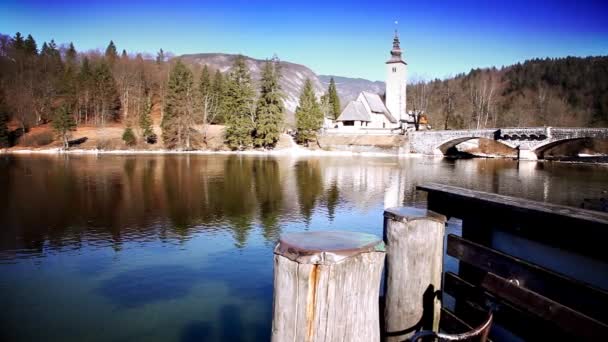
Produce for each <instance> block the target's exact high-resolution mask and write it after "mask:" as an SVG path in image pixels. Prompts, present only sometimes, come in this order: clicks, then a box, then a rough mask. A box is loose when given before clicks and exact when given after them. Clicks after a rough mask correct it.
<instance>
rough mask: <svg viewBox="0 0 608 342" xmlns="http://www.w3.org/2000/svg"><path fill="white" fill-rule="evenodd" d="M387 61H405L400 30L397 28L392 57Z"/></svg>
mask: <svg viewBox="0 0 608 342" xmlns="http://www.w3.org/2000/svg"><path fill="white" fill-rule="evenodd" d="M386 63H405V62H404V61H403V60H402V59H401V46H400V42H399V32H398V31H397V29H395V37H394V38H393V49H392V50H391V58H390V59H389V60H388V61H387V62H386Z"/></svg>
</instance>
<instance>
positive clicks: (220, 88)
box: [212, 70, 226, 123]
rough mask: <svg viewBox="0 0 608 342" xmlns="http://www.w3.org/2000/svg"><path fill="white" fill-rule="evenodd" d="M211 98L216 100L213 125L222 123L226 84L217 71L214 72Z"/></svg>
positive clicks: (224, 115)
mask: <svg viewBox="0 0 608 342" xmlns="http://www.w3.org/2000/svg"><path fill="white" fill-rule="evenodd" d="M212 83H213V87H212V91H213V96H214V97H215V99H216V104H215V106H216V108H217V114H216V115H215V120H214V122H215V123H224V122H225V118H226V101H225V98H226V82H225V81H224V76H223V75H222V73H221V72H220V71H219V70H216V71H215V75H214V76H213V82H212Z"/></svg>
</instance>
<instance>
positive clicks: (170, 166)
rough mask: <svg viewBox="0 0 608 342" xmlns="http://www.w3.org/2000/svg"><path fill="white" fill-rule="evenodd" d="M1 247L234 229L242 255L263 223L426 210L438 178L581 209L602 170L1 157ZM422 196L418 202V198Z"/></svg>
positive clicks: (270, 229)
mask: <svg viewBox="0 0 608 342" xmlns="http://www.w3.org/2000/svg"><path fill="white" fill-rule="evenodd" d="M1 165H2V166H1V167H0V187H1V189H2V193H3V194H4V195H3V196H0V212H1V213H2V218H1V219H0V221H1V222H0V223H1V224H2V226H3V227H4V228H3V229H2V231H1V232H0V234H1V235H0V250H2V253H3V255H7V256H8V258H10V257H11V255H13V254H14V253H23V254H34V255H40V254H43V253H45V252H46V251H48V252H52V251H60V250H63V249H66V248H69V249H72V248H76V249H78V248H80V247H82V245H83V244H87V245H94V246H95V245H97V246H101V247H104V246H111V247H112V248H113V249H114V250H117V251H118V250H120V249H121V246H122V244H123V243H124V242H125V241H149V240H154V239H157V238H158V239H160V240H161V241H165V242H171V243H180V242H182V243H183V242H184V241H187V240H188V239H189V238H191V237H192V236H193V235H194V234H197V233H200V232H203V231H204V232H207V233H210V234H213V233H216V232H218V231H229V232H230V233H231V235H232V236H233V239H234V244H235V245H236V246H237V247H243V246H245V245H246V244H247V241H248V240H249V239H250V235H251V231H252V229H254V227H255V226H256V225H259V226H260V228H261V236H262V237H263V238H264V239H265V240H266V241H269V242H272V241H275V240H276V239H277V237H278V236H279V235H280V233H281V229H282V224H281V222H282V221H287V222H304V223H305V225H310V222H311V220H312V218H313V217H314V215H315V212H317V211H318V212H319V215H323V216H325V217H326V218H327V219H329V220H330V222H331V221H333V220H334V218H335V216H336V208H338V207H343V208H355V209H356V210H359V211H363V212H366V211H368V210H371V209H372V208H375V205H376V204H379V203H381V204H382V205H383V207H390V206H396V205H402V204H407V203H409V204H411V203H420V202H422V201H424V197H423V196H424V195H423V194H419V193H416V192H415V190H414V188H415V185H417V184H420V183H423V182H428V181H439V182H443V183H448V184H455V185H460V186H465V187H469V188H475V189H481V190H486V191H491V192H498V193H504V194H515V195H520V196H524V197H529V198H533V199H538V200H543V201H551V202H558V203H566V204H570V205H578V204H579V203H580V202H581V201H582V199H583V198H584V197H585V196H587V197H593V196H594V195H595V194H596V193H597V194H599V192H600V191H601V190H602V189H603V188H605V186H606V172H604V171H605V167H601V166H599V167H598V166H587V165H565V164H556V163H535V162H520V163H518V162H516V161H511V160H477V161H463V160H455V161H454V160H438V159H426V158H419V159H396V158H370V159H365V160H363V159H362V158H311V159H296V158H272V157H245V156H235V155H232V156H35V157H3V158H2V164H1ZM421 196H422V197H421Z"/></svg>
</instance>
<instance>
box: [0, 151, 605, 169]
mask: <svg viewBox="0 0 608 342" xmlns="http://www.w3.org/2000/svg"><path fill="white" fill-rule="evenodd" d="M11 154H13V155H28V154H32V155H69V154H73V155H116V156H119V155H249V156H275V157H281V156H292V157H330V156H333V157H367V158H369V157H372V158H387V157H393V158H400V159H401V158H430V159H436V158H449V157H448V156H443V155H424V154H420V153H401V154H397V153H383V152H352V151H327V150H309V149H306V148H304V147H296V148H285V149H280V150H243V151H217V150H191V151H179V150H164V149H163V150H99V149H72V150H63V149H61V148H47V149H0V155H11ZM452 159H460V158H452ZM466 159H513V158H510V157H504V156H492V155H484V156H475V157H472V158H466ZM524 162H528V161H524ZM534 162H542V163H546V162H552V163H555V162H557V163H565V164H588V165H600V166H608V162H602V161H591V160H589V161H587V160H559V159H553V160H551V159H547V160H545V159H541V160H535V161H534Z"/></svg>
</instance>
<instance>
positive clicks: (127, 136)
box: [122, 126, 137, 146]
mask: <svg viewBox="0 0 608 342" xmlns="http://www.w3.org/2000/svg"><path fill="white" fill-rule="evenodd" d="M122 141H124V142H125V144H126V145H127V146H133V145H135V144H136V143H137V138H135V134H134V133H133V129H132V128H131V126H127V127H126V128H125V131H124V132H123V133H122Z"/></svg>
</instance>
